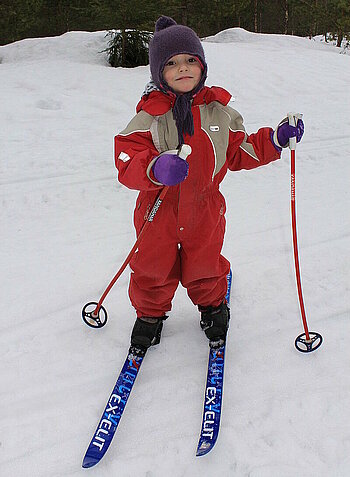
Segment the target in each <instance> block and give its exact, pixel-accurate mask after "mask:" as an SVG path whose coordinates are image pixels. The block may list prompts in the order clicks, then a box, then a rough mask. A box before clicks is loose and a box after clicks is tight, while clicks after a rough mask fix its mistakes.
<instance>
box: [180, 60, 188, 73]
mask: <svg viewBox="0 0 350 477" xmlns="http://www.w3.org/2000/svg"><path fill="white" fill-rule="evenodd" d="M179 70H180V71H184V70H187V63H186V62H185V61H183V62H182V63H180V65H179Z"/></svg>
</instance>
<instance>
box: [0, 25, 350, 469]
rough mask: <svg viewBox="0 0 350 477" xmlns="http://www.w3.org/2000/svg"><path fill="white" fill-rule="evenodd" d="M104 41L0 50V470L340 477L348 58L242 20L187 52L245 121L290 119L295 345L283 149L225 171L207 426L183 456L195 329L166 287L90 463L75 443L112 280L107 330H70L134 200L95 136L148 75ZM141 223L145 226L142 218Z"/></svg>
mask: <svg viewBox="0 0 350 477" xmlns="http://www.w3.org/2000/svg"><path fill="white" fill-rule="evenodd" d="M104 36H105V32H94V33H86V32H70V33H67V34H65V35H62V36H61V37H56V38H44V39H31V40H23V41H19V42H16V43H13V44H10V45H6V46H3V47H0V63H1V64H0V76H1V78H0V81H1V91H2V99H1V109H2V114H1V117H0V121H1V122H0V142H1V149H0V155H1V179H0V186H1V189H0V190H1V244H2V247H1V265H2V269H1V276H2V286H1V304H2V310H3V312H2V320H1V333H0V349H1V361H0V362H1V378H2V382H1V393H0V428H1V438H0V440H1V445H0V469H1V470H0V474H1V476H2V477H17V476H21V477H22V476H23V477H43V476H45V477H58V476H59V477H61V476H65V477H69V476H74V477H76V476H80V475H86V473H87V472H89V473H91V475H92V474H93V475H97V476H99V477H105V476H110V475H118V476H119V477H131V476H132V477H134V476H138V477H160V476H165V475H166V476H171V477H180V476H181V477H185V476H186V477H187V476H191V477H199V476H201V477H203V476H211V475H219V474H220V475H222V476H225V477H226V476H230V477H231V476H233V477H248V476H249V477H275V476H278V477H291V476H293V477H294V476H295V475H297V476H298V477H306V476H308V477H310V476H312V477H316V476H317V477H330V476H332V477H333V476H334V477H335V476H336V477H345V476H348V475H349V473H350V428H349V417H350V412H349V398H350V377H349V372H348V370H349V358H350V348H349V346H348V344H347V339H348V336H349V334H350V320H349V218H348V212H349V192H348V191H349V169H350V167H349V154H350V139H349V129H350V115H349V106H350V101H349V78H350V59H349V57H348V56H347V55H341V54H339V49H337V48H335V47H333V46H331V45H325V44H324V43H321V42H313V41H309V40H306V39H300V38H295V37H289V36H286V37H284V36H278V35H257V34H252V33H249V32H245V31H244V30H241V29H233V30H230V33H229V35H228V34H227V33H225V32H222V33H220V34H218V35H216V40H215V41H209V40H208V41H205V42H204V43H203V45H204V48H205V52H206V56H207V61H208V64H209V78H208V82H207V84H208V85H212V84H216V85H220V86H223V87H225V88H227V89H228V90H230V92H231V93H232V94H233V96H234V97H235V102H234V103H233V104H232V106H233V107H235V108H236V109H237V110H238V111H240V113H241V114H242V115H243V117H244V119H245V126H246V128H247V130H248V131H249V132H254V131H256V130H257V129H258V128H259V127H262V126H268V125H270V126H272V127H274V126H276V124H278V122H279V121H280V120H281V119H282V118H283V117H284V116H285V115H286V113H287V112H288V111H300V112H303V113H304V120H305V130H306V132H305V137H304V139H303V141H302V143H301V144H300V145H299V147H298V148H297V154H296V155H297V171H296V193H297V213H298V234H299V252H300V261H301V271H302V280H303V291H304V299H305V305H306V312H307V316H308V323H309V327H310V330H311V331H317V332H319V333H321V334H322V335H323V337H324V343H323V345H322V346H321V348H320V349H319V350H317V351H315V352H314V353H311V354H308V355H305V354H302V353H299V352H298V351H297V350H296V349H295V348H294V339H295V337H296V336H297V335H298V334H300V333H301V332H302V331H303V330H302V324H301V319H300V313H299V307H298V300H297V294H296V286H295V278H294V268H293V255H292V244H291V232H290V210H289V200H290V199H289V193H290V169H289V166H290V160H289V152H288V151H287V150H286V151H284V152H283V156H282V159H281V160H280V161H278V162H276V163H274V164H271V165H269V166H266V167H263V168H260V169H257V170H254V171H242V172H239V173H229V174H228V175H227V176H226V178H225V180H224V182H223V184H222V189H221V190H222V192H223V193H224V195H225V197H226V200H227V206H228V212H227V232H226V241H225V245H224V254H225V255H226V256H227V257H228V258H229V259H230V261H231V263H232V269H233V274H234V280H233V290H232V301H231V314H232V319H231V327H230V332H229V336H228V349H227V358H226V359H227V361H226V370H225V385H224V398H223V415H222V427H221V431H220V435H219V440H218V442H217V444H216V446H215V448H214V450H213V451H212V452H211V453H210V454H208V455H207V456H205V457H202V458H196V457H195V451H196V446H197V441H198V437H199V431H200V425H201V413H202V400H203V393H204V385H205V375H206V361H207V355H208V351H207V340H206V338H205V336H204V334H203V333H202V331H201V330H200V328H199V324H198V313H197V311H196V308H195V307H194V306H193V305H192V303H191V302H190V301H189V299H188V298H187V295H186V292H185V290H183V289H182V288H181V287H180V288H179V289H178V291H177V294H176V297H175V300H174V307H173V311H172V312H171V317H170V318H169V320H168V321H167V322H166V324H165V327H164V333H163V339H162V342H161V344H160V345H159V346H158V347H157V349H151V350H150V351H149V353H148V354H147V356H146V359H145V361H144V364H143V366H142V368H143V369H142V372H141V373H140V375H139V377H138V378H137V381H136V384H135V388H134V391H133V393H132V395H131V397H130V400H129V402H128V405H127V407H126V411H125V414H124V416H123V419H122V421H121V424H120V427H119V429H118V433H117V435H116V436H115V439H114V441H113V443H112V445H111V447H110V449H109V451H108V453H107V455H106V456H105V458H104V460H103V461H102V462H101V463H100V464H99V466H98V467H96V468H95V469H90V470H84V469H81V462H82V458H83V455H84V452H85V450H86V448H87V446H88V444H89V441H90V438H91V437H92V433H93V432H94V430H95V427H96V425H97V423H98V420H99V418H100V414H101V412H102V410H103V407H104V405H105V403H106V400H107V398H108V396H109V393H110V391H111V390H112V388H113V386H114V381H115V379H116V377H117V375H118V373H119V371H120V369H121V367H122V364H123V362H124V359H125V356H126V351H127V347H128V342H129V336H130V332H131V328H132V326H133V322H134V311H133V309H132V307H131V305H130V303H129V299H128V295H127V285H128V272H125V273H124V274H123V275H122V277H121V278H120V280H119V281H118V283H117V284H116V285H115V287H114V288H113V290H112V292H111V293H110V294H109V296H108V297H107V299H106V301H105V306H106V308H107V310H108V312H109V322H108V324H107V326H105V327H104V328H102V329H100V330H93V329H91V328H88V327H87V326H85V325H83V323H82V320H81V308H82V306H83V305H84V304H85V303H87V302H88V301H92V300H98V299H99V297H100V295H101V293H102V292H103V290H104V288H105V287H106V285H107V284H108V282H109V280H110V279H111V278H112V277H113V275H114V273H115V272H116V271H117V269H118V268H119V266H120V264H121V263H122V262H123V260H124V258H125V257H126V255H127V253H128V252H129V250H130V248H131V247H132V245H133V243H134V230H133V226H132V210H133V206H134V203H135V198H136V192H135V191H130V190H128V189H126V188H124V187H122V186H121V185H120V184H118V182H117V180H116V171H115V169H114V165H113V138H114V135H115V134H116V133H117V132H118V131H120V130H121V129H123V128H124V127H125V125H126V124H127V122H128V121H129V119H130V118H131V117H132V116H133V114H134V111H135V105H136V103H137V101H138V99H139V96H140V94H141V92H142V91H143V87H144V85H145V83H146V82H147V81H148V79H149V68H148V67H140V68H135V69H121V68H118V69H114V68H110V67H108V65H107V62H106V58H105V55H104V54H102V53H100V52H101V51H102V50H103V49H104V48H105V47H106V41H107V40H106V39H105V38H104ZM154 225H155V226H156V223H154Z"/></svg>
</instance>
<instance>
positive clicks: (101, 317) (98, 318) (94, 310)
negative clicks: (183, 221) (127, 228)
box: [82, 144, 192, 328]
mask: <svg viewBox="0 0 350 477" xmlns="http://www.w3.org/2000/svg"><path fill="white" fill-rule="evenodd" d="M167 152H168V153H170V152H171V153H173V154H178V156H179V157H181V158H182V159H184V160H186V158H187V156H189V155H190V154H191V152H192V149H191V146H189V145H187V144H183V145H182V146H181V147H180V148H179V150H174V151H167ZM168 190H169V186H165V187H163V189H162V190H161V191H160V193H159V194H158V196H157V198H156V200H155V202H154V204H153V207H152V210H151V211H150V213H149V215H148V217H147V220H146V221H145V223H144V224H143V226H142V229H141V231H140V233H139V236H138V237H137V240H136V242H135V243H134V246H133V247H132V249H131V250H130V252H129V254H128V256H127V257H126V259H125V260H124V262H123V264H122V265H121V267H120V268H119V270H118V271H117V273H116V274H115V275H114V277H113V278H112V280H111V281H110V283H109V284H108V286H107V288H106V289H105V291H104V292H103V294H102V296H101V298H100V300H99V302H98V303H97V302H94V301H91V302H89V303H87V304H86V305H85V306H84V308H83V310H82V317H83V320H84V322H85V323H86V324H87V325H88V326H91V327H92V328H102V327H103V326H104V325H105V324H106V323H107V311H106V309H105V308H104V307H103V306H102V303H103V302H104V300H105V298H106V296H107V295H108V293H109V292H110V291H111V289H112V287H113V285H114V284H115V283H116V281H117V280H118V278H119V277H120V275H121V274H122V273H123V271H124V270H125V269H126V267H127V265H128V264H129V262H130V260H131V258H132V256H133V255H134V253H135V251H136V249H137V248H138V247H139V245H140V243H141V241H142V239H143V237H144V236H145V233H146V231H147V229H148V228H149V226H150V224H151V222H153V219H154V217H155V215H156V213H157V212H158V210H159V207H160V206H161V204H162V202H163V200H164V197H165V196H166V193H167V192H168Z"/></svg>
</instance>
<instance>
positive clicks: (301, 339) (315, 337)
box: [288, 113, 322, 353]
mask: <svg viewBox="0 0 350 477" xmlns="http://www.w3.org/2000/svg"><path fill="white" fill-rule="evenodd" d="M301 118H302V114H298V113H288V121H289V124H290V125H291V126H294V127H296V126H297V122H298V120H299V119H301ZM296 144H297V141H296V137H293V138H290V140H289V149H290V154H291V215H292V232H293V250H294V265H295V277H296V282H297V289H298V297H299V305H300V312H301V318H302V322H303V327H304V333H302V334H301V335H299V336H298V337H297V338H296V340H295V347H296V348H297V350H299V351H301V352H302V353H310V352H311V351H314V350H316V349H317V348H318V347H319V346H321V343H322V336H321V335H320V334H319V333H315V332H309V329H308V325H307V320H306V312H305V306H304V299H303V290H302V287H301V276H300V265H299V254H298V236H297V219H296V200H295V149H296Z"/></svg>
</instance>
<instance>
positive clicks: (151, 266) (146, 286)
mask: <svg viewBox="0 0 350 477" xmlns="http://www.w3.org/2000/svg"><path fill="white" fill-rule="evenodd" d="M130 267H131V269H132V271H133V273H131V277H130V286H129V296H130V300H131V303H132V305H133V306H134V308H135V309H136V313H137V316H138V317H141V316H146V317H163V316H164V315H165V314H166V312H167V311H169V310H171V301H172V299H173V297H174V294H175V291H176V288H177V286H178V284H179V279H180V256H179V250H178V244H177V242H176V243H169V242H168V240H166V239H165V238H164V237H160V238H159V240H150V239H148V240H147V239H146V238H145V239H144V240H143V242H142V243H141V245H140V247H139V250H138V252H137V253H135V255H134V257H133V259H132V260H131V263H130Z"/></svg>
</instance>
